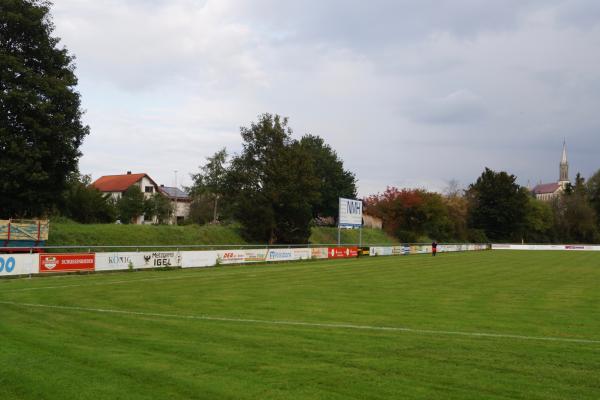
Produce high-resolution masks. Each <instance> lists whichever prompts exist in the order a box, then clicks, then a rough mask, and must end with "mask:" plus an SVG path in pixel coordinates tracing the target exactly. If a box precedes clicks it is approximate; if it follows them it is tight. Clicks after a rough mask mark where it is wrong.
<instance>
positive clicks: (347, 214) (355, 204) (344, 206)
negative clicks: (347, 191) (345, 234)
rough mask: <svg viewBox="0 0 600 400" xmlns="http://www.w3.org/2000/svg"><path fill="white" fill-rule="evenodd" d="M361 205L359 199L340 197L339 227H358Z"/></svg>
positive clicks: (359, 224)
mask: <svg viewBox="0 0 600 400" xmlns="http://www.w3.org/2000/svg"><path fill="white" fill-rule="evenodd" d="M362 211H363V205H362V201H360V200H353V199H344V198H343V197H340V211H339V220H338V221H339V223H338V225H339V226H340V227H346V228H358V227H361V226H362Z"/></svg>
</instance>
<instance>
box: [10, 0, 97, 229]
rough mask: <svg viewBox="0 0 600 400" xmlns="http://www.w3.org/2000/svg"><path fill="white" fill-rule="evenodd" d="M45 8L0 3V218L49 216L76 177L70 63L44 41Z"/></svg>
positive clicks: (77, 126)
mask: <svg viewBox="0 0 600 400" xmlns="http://www.w3.org/2000/svg"><path fill="white" fill-rule="evenodd" d="M49 6H50V3H49V2H47V1H42V0H2V1H1V2H0V153H1V154H2V156H1V157H0V177H2V178H1V179H0V217H3V218H7V217H37V216H41V215H43V214H45V213H46V212H47V211H48V210H49V209H51V208H53V207H54V206H55V205H56V204H57V201H58V200H59V199H60V197H61V194H62V193H63V191H64V190H65V188H66V186H67V185H66V183H67V177H68V176H69V175H70V174H71V173H72V172H75V171H76V169H77V162H78V158H79V156H80V152H79V146H80V145H81V143H82V141H83V138H84V137H85V135H87V134H88V131H89V128H88V127H87V126H84V125H83V123H82V122H81V116H82V111H81V108H80V97H79V94H78V93H77V92H76V91H75V86H76V84H77V78H76V77H75V74H74V72H73V71H74V69H75V67H74V64H73V56H71V55H70V54H69V53H68V51H67V50H66V49H65V48H64V47H63V48H59V46H58V44H59V39H58V38H56V37H53V36H52V31H53V28H54V27H53V25H52V22H51V20H50V15H49Z"/></svg>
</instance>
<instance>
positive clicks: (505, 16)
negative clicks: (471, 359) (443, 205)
mask: <svg viewBox="0 0 600 400" xmlns="http://www.w3.org/2000/svg"><path fill="white" fill-rule="evenodd" d="M52 12H53V16H54V23H55V25H56V30H55V35H56V36H59V37H60V38H62V41H61V44H62V45H64V46H66V47H67V48H68V49H69V51H70V52H71V53H72V54H74V55H75V56H76V58H77V59H76V65H77V70H76V73H77V75H78V77H79V87H78V90H79V91H80V93H81V94H82V100H83V107H84V108H85V109H86V110H87V112H86V115H85V122H86V123H87V124H89V126H90V128H91V134H90V135H89V137H87V139H86V140H85V143H84V145H83V147H82V151H83V157H82V158H81V161H80V170H81V172H82V173H88V174H92V177H93V178H94V179H96V178H98V177H99V176H101V175H107V174H118V173H124V172H126V171H128V170H131V171H133V172H147V173H148V174H150V176H152V177H153V178H155V180H157V182H158V183H163V184H166V185H172V184H173V183H174V181H175V173H174V171H175V170H177V171H178V172H177V176H178V183H179V184H180V185H181V184H183V185H189V184H190V183H191V180H190V178H189V174H190V173H193V172H196V171H197V169H198V166H199V165H200V164H202V163H203V162H204V160H205V158H206V157H207V156H210V155H212V154H213V153H214V152H215V151H217V150H219V149H220V148H222V147H227V149H228V150H229V151H230V152H232V153H235V152H238V151H239V150H240V148H241V139H240V135H239V127H240V126H247V125H249V124H250V122H252V121H255V120H256V117H257V115H259V114H261V113H264V112H270V113H277V114H280V115H283V116H288V117H289V118H290V125H291V127H292V128H293V130H294V136H295V137H296V138H299V137H301V136H302V135H303V134H305V133H311V134H315V135H319V136H322V137H323V138H324V139H325V141H326V142H327V143H329V144H330V145H331V146H332V147H333V148H334V149H335V150H336V151H337V152H338V154H339V155H340V157H341V158H342V159H343V160H344V162H345V166H346V167H347V168H348V169H350V170H351V171H353V172H354V173H355V174H356V176H357V178H358V180H359V191H360V195H361V196H363V195H368V194H371V193H375V192H380V191H383V190H384V189H385V187H386V186H387V185H392V186H398V187H425V188H428V189H432V190H443V189H444V188H445V187H446V186H447V182H448V181H449V180H451V179H456V180H458V181H459V183H460V184H461V185H462V186H467V185H468V184H469V183H471V182H473V181H474V180H475V179H476V177H477V176H478V175H480V174H481V172H482V170H483V168H484V167H486V166H488V167H490V168H492V169H496V170H506V171H508V172H510V173H513V174H515V175H517V176H518V178H519V182H520V183H521V184H523V185H526V184H527V183H528V181H529V182H530V183H531V184H532V185H533V184H535V183H538V182H539V181H540V180H542V181H544V182H552V181H556V180H558V171H559V170H558V163H559V161H560V153H561V149H562V142H563V139H566V141H567V149H568V155H569V162H570V175H571V179H573V177H574V175H575V173H576V172H577V171H580V172H581V173H582V174H583V175H584V176H586V177H587V176H589V175H591V174H592V173H593V172H594V171H595V170H597V169H599V168H600V1H598V0H589V1H586V0H573V1H561V0H540V1H526V0H503V1H491V0H451V1H450V0H448V1H443V0H419V1H414V0H410V1H409V0H406V1H405V0H394V1H373V0H371V1H364V0H363V1H352V0H344V1H342V0H330V1H327V0H302V1H286V0H279V1H275V0H272V1H271V0H253V1H249V0H215V1H213V0H206V1H199V0H195V1H194V0H164V1H162V0H106V1H102V0H55V5H54V7H53V8H52Z"/></svg>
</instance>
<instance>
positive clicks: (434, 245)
mask: <svg viewBox="0 0 600 400" xmlns="http://www.w3.org/2000/svg"><path fill="white" fill-rule="evenodd" d="M436 253H437V242H436V241H435V240H434V241H433V243H431V255H432V256H434V257H435V255H436Z"/></svg>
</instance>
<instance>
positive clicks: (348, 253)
mask: <svg viewBox="0 0 600 400" xmlns="http://www.w3.org/2000/svg"><path fill="white" fill-rule="evenodd" d="M353 257H358V247H330V248H329V253H328V257H327V258H353Z"/></svg>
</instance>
